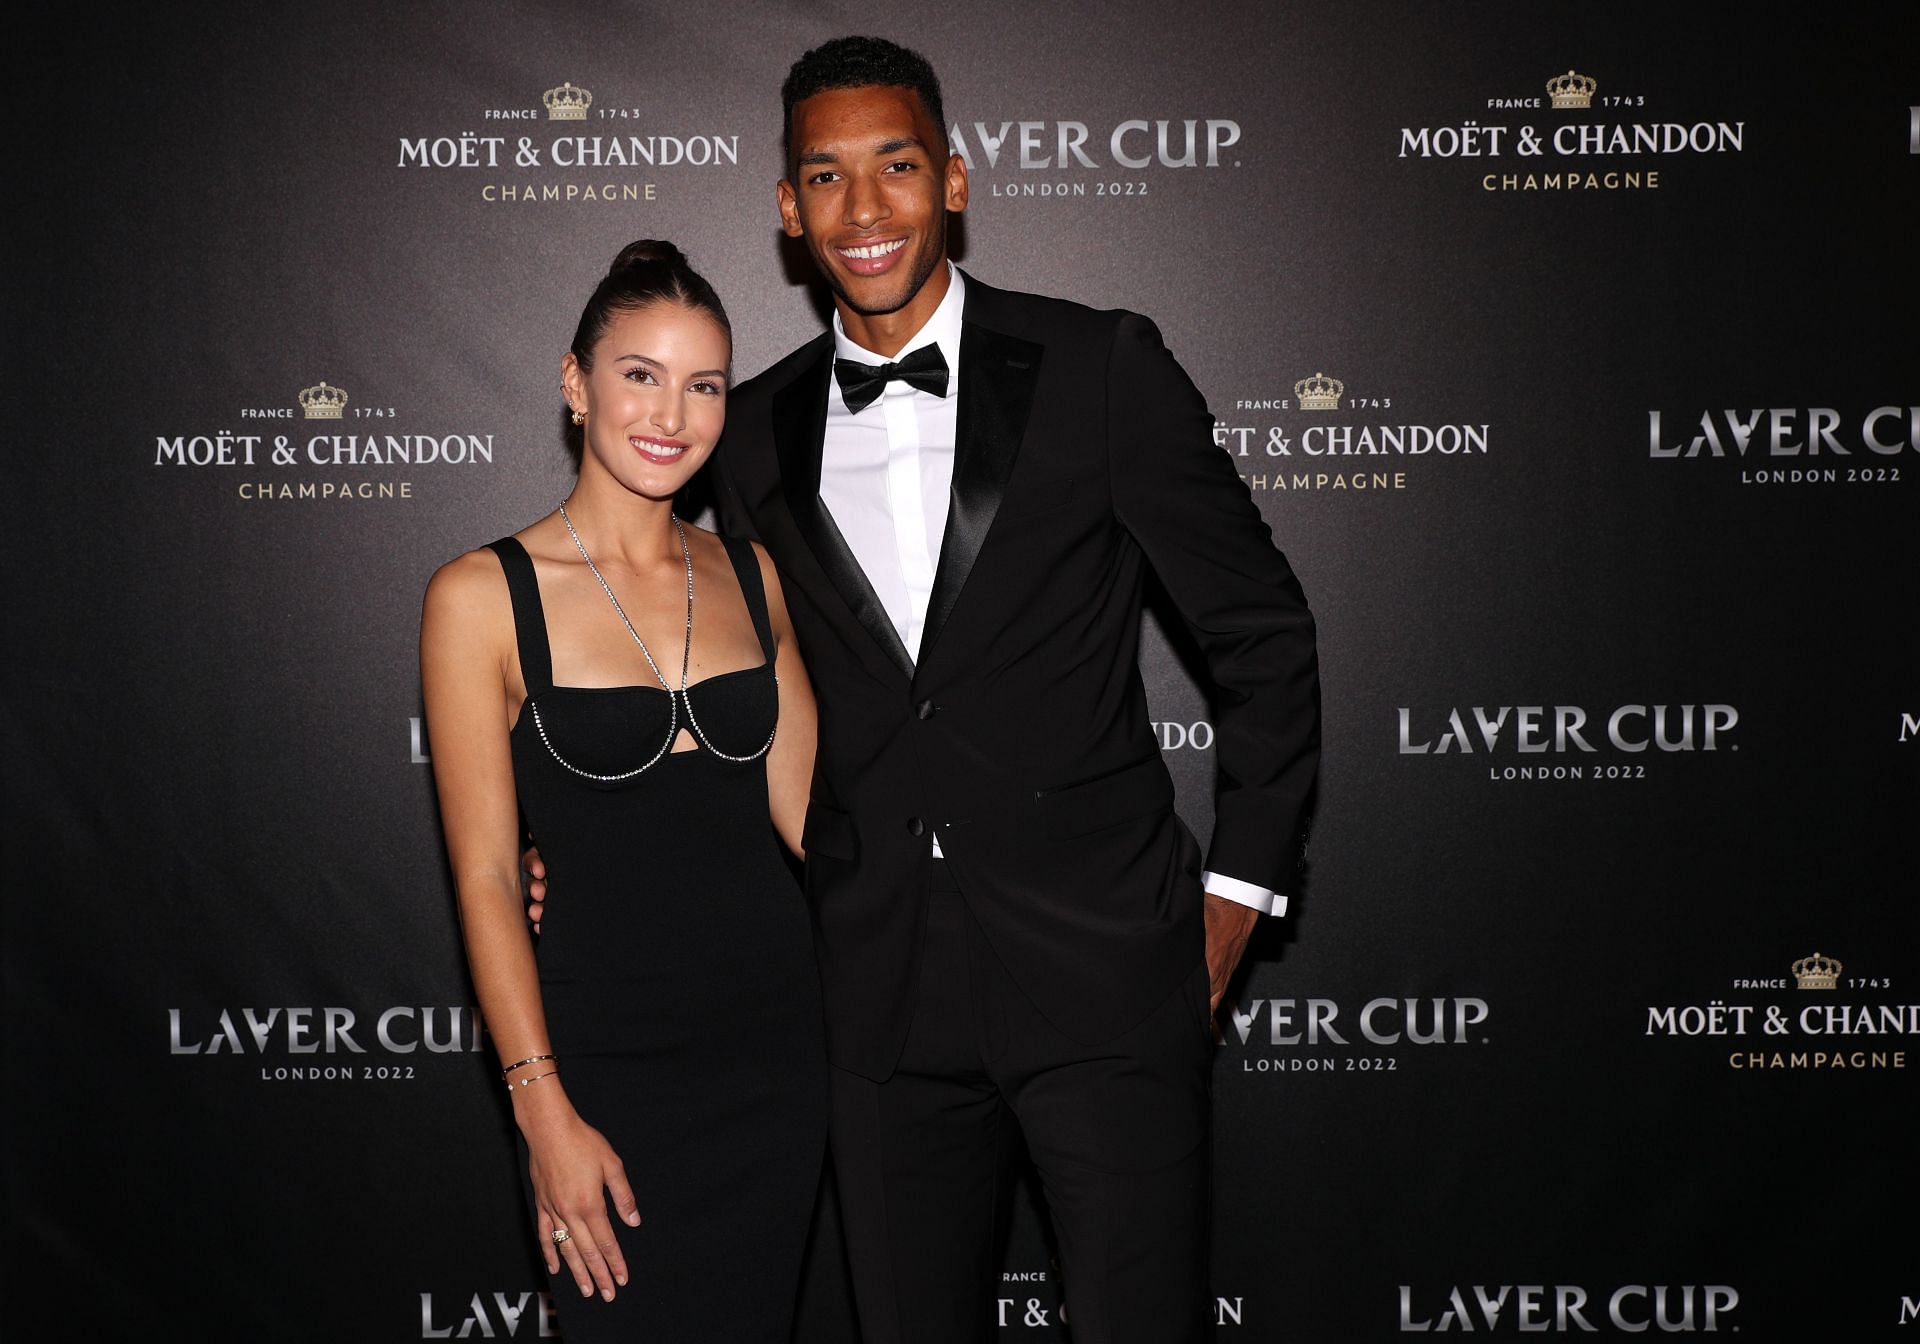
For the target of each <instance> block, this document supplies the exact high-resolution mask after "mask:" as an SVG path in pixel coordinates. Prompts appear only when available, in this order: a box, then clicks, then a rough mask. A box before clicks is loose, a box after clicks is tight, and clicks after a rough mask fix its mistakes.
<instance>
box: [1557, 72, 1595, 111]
mask: <svg viewBox="0 0 1920 1344" xmlns="http://www.w3.org/2000/svg"><path fill="white" fill-rule="evenodd" d="M1599 87H1600V81H1599V80H1597V79H1595V78H1594V77H1593V76H1592V75H1576V74H1574V73H1573V71H1571V70H1569V71H1567V73H1566V74H1564V75H1555V76H1554V77H1553V78H1552V79H1550V80H1548V81H1547V92H1548V93H1550V94H1552V95H1553V105H1554V106H1555V107H1592V106H1593V91H1594V90H1595V89H1597V88H1599Z"/></svg>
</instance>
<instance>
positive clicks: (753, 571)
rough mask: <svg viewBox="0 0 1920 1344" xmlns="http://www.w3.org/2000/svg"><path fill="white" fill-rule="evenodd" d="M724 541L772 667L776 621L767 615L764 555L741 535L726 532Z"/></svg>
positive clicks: (764, 651)
mask: <svg viewBox="0 0 1920 1344" xmlns="http://www.w3.org/2000/svg"><path fill="white" fill-rule="evenodd" d="M720 544H721V545H723V546H725V547H726V548H727V558H728V559H729V560H731V561H733V572H734V575H735V576H736V577H737V578H738V579H739V580H740V595H741V596H742V597H744V598H746V600H747V614H748V615H749V616H751V617H753V632H754V633H755V634H756V635H758V636H760V652H761V653H762V654H764V655H765V656H766V659H767V664H768V666H772V664H773V661H774V652H773V622H772V620H771V619H770V618H769V617H768V616H767V587H766V585H765V584H764V583H762V582H761V581H760V558H759V557H758V556H756V555H755V554H754V553H753V543H752V542H750V541H743V540H741V539H740V538H739V537H729V536H724V535H723V536H722V537H721V538H720Z"/></svg>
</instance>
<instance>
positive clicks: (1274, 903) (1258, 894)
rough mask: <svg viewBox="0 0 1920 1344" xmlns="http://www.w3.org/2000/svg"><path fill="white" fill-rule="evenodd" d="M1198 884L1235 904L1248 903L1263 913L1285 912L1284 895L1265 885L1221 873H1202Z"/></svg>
mask: <svg viewBox="0 0 1920 1344" xmlns="http://www.w3.org/2000/svg"><path fill="white" fill-rule="evenodd" d="M1200 885H1201V886H1202V887H1204V888H1205V889H1206V890H1207V891H1209V892H1211V893H1213V894H1214V895H1215V896H1218V897H1220V898H1221V899H1222V900H1227V901H1232V902H1234V903H1235V904H1236V905H1250V906H1252V907H1253V908H1254V909H1255V910H1258V911H1259V912H1260V913H1261V914H1263V915H1284V914H1286V913H1287V898H1286V897H1285V896H1282V895H1281V894H1280V893H1279V892H1277V891H1268V890H1267V889H1266V888H1265V887H1256V886H1254V885H1253V883H1251V882H1242V881H1241V880H1240V879H1239V878H1237V877H1227V876H1225V875H1223V874H1221V873H1202V874H1200Z"/></svg>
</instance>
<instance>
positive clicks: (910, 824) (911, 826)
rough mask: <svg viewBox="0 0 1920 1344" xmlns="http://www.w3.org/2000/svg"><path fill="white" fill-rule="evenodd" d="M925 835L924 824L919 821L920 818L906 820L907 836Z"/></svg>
mask: <svg viewBox="0 0 1920 1344" xmlns="http://www.w3.org/2000/svg"><path fill="white" fill-rule="evenodd" d="M926 833H927V823H926V822H924V821H922V820H920V818H918V817H908V818H907V834H908V835H925V834H926Z"/></svg>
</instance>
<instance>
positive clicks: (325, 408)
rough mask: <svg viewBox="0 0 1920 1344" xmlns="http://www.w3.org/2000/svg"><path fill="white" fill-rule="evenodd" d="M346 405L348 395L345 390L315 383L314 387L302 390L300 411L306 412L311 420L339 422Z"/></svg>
mask: <svg viewBox="0 0 1920 1344" xmlns="http://www.w3.org/2000/svg"><path fill="white" fill-rule="evenodd" d="M346 404H347V394H346V391H345V389H343V388H338V387H329V386H328V385H327V384H325V383H315V384H314V385H313V386H312V387H303V388H301V389H300V409H301V410H302V411H304V412H306V418H307V419H309V420H338V419H339V418H340V410H341V408H342V407H344V406H345V405H346Z"/></svg>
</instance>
